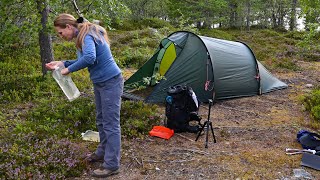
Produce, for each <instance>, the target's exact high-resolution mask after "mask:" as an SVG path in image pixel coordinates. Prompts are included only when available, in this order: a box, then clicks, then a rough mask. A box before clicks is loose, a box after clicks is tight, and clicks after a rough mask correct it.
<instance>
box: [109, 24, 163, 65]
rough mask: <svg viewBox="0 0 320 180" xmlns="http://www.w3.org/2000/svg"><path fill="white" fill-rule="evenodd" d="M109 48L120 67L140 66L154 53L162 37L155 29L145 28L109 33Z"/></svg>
mask: <svg viewBox="0 0 320 180" xmlns="http://www.w3.org/2000/svg"><path fill="white" fill-rule="evenodd" d="M110 34H111V35H110V37H111V40H112V42H111V49H112V52H113V55H114V57H115V59H116V61H117V63H118V65H120V66H121V67H134V68H139V67H141V66H142V65H143V64H144V63H145V62H146V61H147V60H148V59H149V58H150V57H151V56H152V55H153V53H154V51H155V50H156V48H157V47H158V45H159V42H160V40H161V39H162V38H163V37H164V35H162V33H161V31H160V30H159V31H158V30H157V29H151V28H146V29H142V30H135V31H130V32H126V33H121V35H118V36H114V35H113V33H110Z"/></svg>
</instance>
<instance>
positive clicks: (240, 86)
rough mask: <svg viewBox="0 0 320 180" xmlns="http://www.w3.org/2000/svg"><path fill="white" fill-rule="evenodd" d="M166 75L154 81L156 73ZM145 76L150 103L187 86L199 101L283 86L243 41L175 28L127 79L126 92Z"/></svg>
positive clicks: (156, 101)
mask: <svg viewBox="0 0 320 180" xmlns="http://www.w3.org/2000/svg"><path fill="white" fill-rule="evenodd" d="M157 74H158V75H159V74H160V75H161V76H164V77H165V78H164V79H162V80H160V82H158V83H156V80H155V78H154V77H155V76H156V75H157ZM144 77H152V78H151V81H150V84H149V85H150V86H154V87H153V89H152V92H151V93H150V94H149V95H148V97H146V99H145V101H146V102H149V103H159V102H164V101H165V97H166V95H167V89H168V87H170V86H174V85H187V86H190V87H192V89H193V91H194V92H195V94H196V95H197V97H198V98H199V100H200V101H201V102H208V99H212V98H213V94H215V97H214V98H215V99H216V100H222V99H229V98H236V97H245V96H253V95H260V94H263V93H268V92H271V91H274V90H278V89H283V88H286V87H287V85H286V84H285V83H283V82H282V81H280V80H279V79H277V78H276V77H274V76H273V75H272V74H271V73H270V72H269V71H268V70H267V69H266V68H265V67H264V66H263V65H262V64H261V63H260V62H259V61H257V59H256V58H255V56H254V54H253V52H252V50H251V49H250V48H249V46H247V45H246V44H244V43H242V42H234V41H227V40H221V39H216V38H211V37H205V36H198V35H196V34H194V33H191V32H187V31H177V32H174V33H172V34H171V35H169V36H168V37H167V38H164V39H163V40H162V41H161V43H160V45H159V48H158V49H157V50H156V52H155V54H154V55H153V56H152V57H151V58H150V59H149V60H148V61H147V62H146V63H145V64H144V65H143V66H142V67H141V68H140V69H139V70H138V71H137V72H136V73H134V74H133V75H132V76H131V77H130V78H129V79H128V80H126V81H125V91H127V90H129V89H130V87H132V85H133V84H136V85H139V84H140V85H142V84H143V78H144Z"/></svg>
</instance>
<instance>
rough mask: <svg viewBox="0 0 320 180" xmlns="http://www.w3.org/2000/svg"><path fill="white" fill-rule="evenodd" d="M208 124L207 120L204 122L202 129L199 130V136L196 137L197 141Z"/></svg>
mask: <svg viewBox="0 0 320 180" xmlns="http://www.w3.org/2000/svg"><path fill="white" fill-rule="evenodd" d="M206 124H207V121H206V122H204V124H203V125H202V127H201V129H200V131H199V132H198V136H197V138H196V141H197V140H198V139H199V137H200V135H201V132H202V131H203V129H204V127H205V126H206Z"/></svg>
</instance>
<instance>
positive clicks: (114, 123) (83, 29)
mask: <svg viewBox="0 0 320 180" xmlns="http://www.w3.org/2000/svg"><path fill="white" fill-rule="evenodd" d="M54 28H55V30H56V32H57V33H58V34H59V36H60V37H62V38H63V39H65V40H67V41H71V40H73V39H75V44H76V47H77V59H76V60H71V61H53V62H50V63H48V64H46V67H47V69H49V70H54V69H55V67H56V66H60V65H64V66H65V68H64V69H62V70H61V74H62V75H67V74H69V73H72V72H75V71H78V70H80V69H83V68H88V70H89V73H90V79H91V80H92V82H93V87H94V94H95V104H96V125H97V128H98V131H99V136H100V143H99V145H98V147H97V150H96V151H95V152H94V153H92V154H91V155H89V156H88V158H87V160H88V161H89V162H94V161H103V164H102V167H101V168H100V169H96V170H94V171H93V173H92V175H93V176H94V177H107V176H110V175H114V174H117V173H119V168H120V149H121V129H120V107H121V95H122V92H123V78H122V75H121V70H120V69H119V67H118V66H117V64H116V63H115V61H114V59H113V56H112V54H111V50H110V43H109V39H108V36H107V32H106V30H105V29H104V28H103V27H101V26H99V25H96V24H93V23H90V22H83V18H79V19H75V18H74V17H73V16H72V15H70V14H60V15H59V16H58V17H56V19H55V20H54Z"/></svg>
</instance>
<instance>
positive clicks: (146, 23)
mask: <svg viewBox="0 0 320 180" xmlns="http://www.w3.org/2000/svg"><path fill="white" fill-rule="evenodd" d="M111 26H112V28H114V29H118V30H120V29H121V30H122V31H133V30H139V29H145V28H148V27H150V28H156V29H159V28H164V27H167V28H172V25H171V24H170V23H169V22H168V21H164V20H162V19H159V18H145V19H138V20H137V19H125V20H122V21H113V22H112V23H111Z"/></svg>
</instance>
